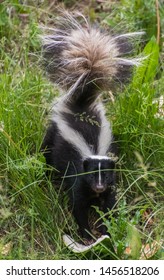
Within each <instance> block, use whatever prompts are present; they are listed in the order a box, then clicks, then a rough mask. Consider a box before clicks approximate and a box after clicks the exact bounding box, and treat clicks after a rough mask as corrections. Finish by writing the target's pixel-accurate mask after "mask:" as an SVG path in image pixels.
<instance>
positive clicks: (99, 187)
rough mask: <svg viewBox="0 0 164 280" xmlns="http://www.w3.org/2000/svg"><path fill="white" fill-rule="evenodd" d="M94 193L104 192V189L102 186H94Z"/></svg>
mask: <svg viewBox="0 0 164 280" xmlns="http://www.w3.org/2000/svg"><path fill="white" fill-rule="evenodd" d="M95 189H96V192H98V193H101V192H103V191H104V190H105V187H104V186H103V185H99V184H98V185H96V188H95Z"/></svg>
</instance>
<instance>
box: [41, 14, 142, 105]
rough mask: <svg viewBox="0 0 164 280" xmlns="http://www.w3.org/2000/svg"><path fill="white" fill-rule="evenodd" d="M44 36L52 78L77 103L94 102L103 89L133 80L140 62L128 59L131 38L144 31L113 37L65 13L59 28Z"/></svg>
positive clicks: (47, 62) (47, 65) (45, 59)
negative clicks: (130, 76)
mask: <svg viewBox="0 0 164 280" xmlns="http://www.w3.org/2000/svg"><path fill="white" fill-rule="evenodd" d="M48 30H49V34H48V35H44V36H42V42H43V57H44V65H45V69H46V72H47V73H48V75H49V78H50V79H51V81H53V82H54V83H56V84H58V85H59V87H61V88H62V89H64V90H65V91H67V97H68V99H70V100H75V101H76V103H78V102H79V103H82V102H84V103H93V101H94V100H95V99H96V98H97V96H98V93H99V92H100V89H101V90H111V89H112V88H113V85H115V84H116V83H121V84H122V83H123V82H124V81H125V80H127V78H128V77H129V72H131V68H132V67H133V66H135V65H138V64H139V63H140V59H134V58H126V57H125V55H127V53H129V45H128V43H127V39H128V38H129V37H133V36H136V35H141V34H142V32H138V33H129V34H122V35H117V36H112V35H110V34H108V33H107V32H106V31H101V30H100V29H98V28H97V27H95V26H91V25H90V24H89V22H88V21H87V20H86V19H85V18H84V17H83V16H82V15H78V20H77V18H76V17H74V16H72V15H70V14H69V13H67V12H66V13H64V15H63V17H59V19H58V21H57V26H56V28H53V29H52V28H50V29H48Z"/></svg>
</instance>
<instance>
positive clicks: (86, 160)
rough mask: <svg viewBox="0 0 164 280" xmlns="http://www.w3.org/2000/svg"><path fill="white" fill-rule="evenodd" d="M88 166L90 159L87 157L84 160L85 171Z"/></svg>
mask: <svg viewBox="0 0 164 280" xmlns="http://www.w3.org/2000/svg"><path fill="white" fill-rule="evenodd" d="M88 166H89V159H85V160H84V161H83V167H84V171H87V170H88Z"/></svg>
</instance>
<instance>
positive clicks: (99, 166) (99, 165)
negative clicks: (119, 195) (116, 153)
mask: <svg viewBox="0 0 164 280" xmlns="http://www.w3.org/2000/svg"><path fill="white" fill-rule="evenodd" d="M98 168H99V186H101V162H99V164H98Z"/></svg>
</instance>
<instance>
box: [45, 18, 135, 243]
mask: <svg viewBox="0 0 164 280" xmlns="http://www.w3.org/2000/svg"><path fill="white" fill-rule="evenodd" d="M49 33H50V34H48V35H43V36H42V42H43V48H42V50H43V58H44V59H43V62H44V66H45V70H46V72H47V73H48V75H49V78H50V80H51V81H52V82H53V83H55V84H57V85H58V86H59V88H60V90H61V93H62V92H64V93H66V94H65V95H62V96H61V97H59V99H58V100H57V102H56V103H55V104H54V105H53V108H52V114H51V120H50V124H49V127H48V129H47V132H46V135H45V138H44V140H43V144H42V151H43V153H44V156H45V158H46V163H47V164H48V165H50V166H53V167H54V172H55V170H57V171H58V172H57V173H56V175H57V176H55V177H54V178H55V179H56V183H61V182H62V185H63V187H64V190H65V191H66V192H67V193H68V196H69V201H70V205H71V210H72V213H73V215H74V218H75V220H76V222H77V224H78V226H79V229H80V233H81V236H82V238H84V239H85V240H88V241H89V240H91V239H92V237H91V234H90V232H91V230H90V227H89V223H88V211H89V208H90V207H91V205H96V206H98V207H99V208H100V209H101V210H102V211H103V212H104V213H107V212H108V211H109V210H110V209H112V208H113V207H114V205H115V203H116V191H115V187H114V186H115V161H114V160H113V156H111V155H112V153H113V135H112V130H111V126H110V123H109V122H108V121H107V118H106V116H105V110H104V107H103V104H102V102H101V101H100V98H99V95H100V94H101V92H102V91H103V90H111V89H112V88H113V86H115V84H117V83H120V84H122V83H123V82H125V80H126V78H127V77H129V76H128V74H129V73H130V72H131V69H132V67H133V66H135V65H138V64H139V59H130V58H129V59H128V58H125V57H124V55H125V54H127V53H129V52H130V48H129V45H128V43H127V38H128V37H132V36H133V35H139V33H135V34H134V33H130V34H124V35H117V36H112V35H110V34H108V33H107V32H106V31H102V30H100V29H99V28H97V27H96V26H92V25H91V24H90V23H89V22H88V21H87V20H86V19H85V18H84V16H83V15H80V16H78V18H77V17H75V16H72V15H70V14H69V13H66V14H64V16H63V17H59V19H58V23H57V26H56V27H55V28H50V29H49ZM63 182H64V184H63ZM99 230H100V232H101V234H106V227H105V226H103V224H101V225H99Z"/></svg>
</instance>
